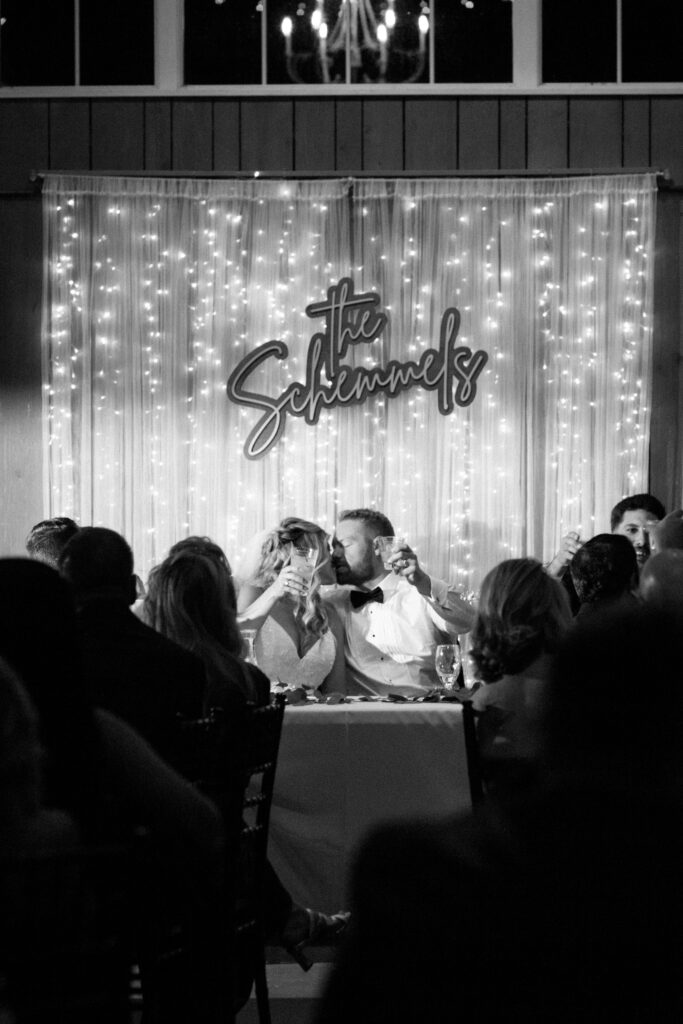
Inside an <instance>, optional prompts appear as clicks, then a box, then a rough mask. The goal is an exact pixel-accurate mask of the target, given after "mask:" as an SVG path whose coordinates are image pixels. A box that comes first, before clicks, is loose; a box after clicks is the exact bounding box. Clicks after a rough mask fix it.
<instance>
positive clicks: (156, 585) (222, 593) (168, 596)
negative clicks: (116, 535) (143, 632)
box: [142, 545, 270, 709]
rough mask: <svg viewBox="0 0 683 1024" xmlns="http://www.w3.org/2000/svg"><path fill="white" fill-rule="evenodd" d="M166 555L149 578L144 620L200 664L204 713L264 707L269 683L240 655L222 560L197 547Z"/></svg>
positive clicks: (228, 580)
mask: <svg viewBox="0 0 683 1024" xmlns="http://www.w3.org/2000/svg"><path fill="white" fill-rule="evenodd" d="M217 550H219V551H220V549H217ZM171 552H172V553H170V554H169V555H168V557H167V558H166V559H165V560H164V561H163V562H162V563H161V564H160V565H157V566H156V567H155V568H154V569H153V570H152V572H151V573H150V575H149V580H148V585H147V596H146V597H145V601H144V604H143V607H142V618H143V620H144V621H145V622H146V623H147V625H148V626H151V627H152V629H156V630H157V632H158V633H162V634H163V635H164V636H166V637H168V639H169V640H173V641H175V643H177V644H179V645H180V646H181V647H184V648H185V649H186V650H188V651H192V653H193V654H196V655H197V656H198V657H199V658H200V660H201V661H202V662H203V664H204V668H205V670H206V678H207V691H206V696H205V702H204V703H205V706H206V708H207V709H208V708H211V707H224V708H229V707H231V706H236V705H238V704H244V703H251V704H257V705H261V704H266V703H267V702H268V701H269V700H270V684H269V682H268V679H267V678H266V677H265V676H264V675H263V673H262V672H260V671H259V670H258V669H257V668H256V667H255V666H254V665H248V664H246V662H244V661H243V660H242V657H241V650H242V638H241V636H240V633H239V629H238V627H237V621H236V606H235V588H234V586H233V582H232V575H231V573H230V570H229V568H228V563H227V560H225V558H223V559H220V558H218V557H215V556H214V555H213V554H212V553H211V552H208V553H204V551H203V550H202V549H201V548H199V547H198V546H196V545H195V546H192V545H186V546H181V545H178V546H177V547H176V548H175V549H171Z"/></svg>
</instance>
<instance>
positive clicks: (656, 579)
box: [639, 548, 683, 613]
mask: <svg viewBox="0 0 683 1024" xmlns="http://www.w3.org/2000/svg"><path fill="white" fill-rule="evenodd" d="M639 594H640V597H641V599H642V600H643V602H644V603H645V604H646V605H648V607H651V608H658V609H660V610H661V611H668V612H680V613H683V551H682V550H680V549H678V548H665V549H664V550H663V551H660V552H659V554H656V555H652V556H651V557H650V558H648V560H647V562H646V563H645V565H644V566H643V571H642V573H641V574H640V587H639Z"/></svg>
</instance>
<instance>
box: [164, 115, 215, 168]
mask: <svg viewBox="0 0 683 1024" xmlns="http://www.w3.org/2000/svg"><path fill="white" fill-rule="evenodd" d="M171 161H172V166H173V170H174V171H206V173H207V174H208V173H209V172H210V171H211V169H212V166H213V120H212V110H211V100H204V99H201V100H176V101H174V103H173V107H172V109H171Z"/></svg>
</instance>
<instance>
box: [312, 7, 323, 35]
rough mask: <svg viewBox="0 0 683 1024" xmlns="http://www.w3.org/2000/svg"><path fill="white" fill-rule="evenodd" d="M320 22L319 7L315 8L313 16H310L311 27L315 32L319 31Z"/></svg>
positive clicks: (321, 17) (320, 12)
mask: <svg viewBox="0 0 683 1024" xmlns="http://www.w3.org/2000/svg"><path fill="white" fill-rule="evenodd" d="M322 20H323V16H322V11H321V10H320V8H319V7H316V9H315V10H314V11H313V14H312V15H311V25H312V26H313V28H314V29H315V31H316V32H317V31H318V30H319V28H320V23H321V22H322Z"/></svg>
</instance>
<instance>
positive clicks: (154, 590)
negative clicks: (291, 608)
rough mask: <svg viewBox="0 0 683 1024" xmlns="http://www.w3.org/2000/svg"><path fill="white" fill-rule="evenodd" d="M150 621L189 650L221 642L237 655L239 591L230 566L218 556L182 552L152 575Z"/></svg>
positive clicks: (147, 603)
mask: <svg viewBox="0 0 683 1024" xmlns="http://www.w3.org/2000/svg"><path fill="white" fill-rule="evenodd" d="M144 617H145V620H146V621H147V622H148V623H149V624H150V625H151V626H152V627H153V628H154V629H156V630H157V631H158V632H159V633H162V634H163V635H164V636H167V637H168V638H169V639H171V640H174V641H175V642H176V643H178V644H180V645H181V646H182V647H185V648H187V649H188V650H192V651H197V652H198V653H200V654H201V653H202V648H203V646H204V645H205V644H207V643H209V644H212V643H215V644H219V645H220V646H223V647H225V648H226V649H227V650H228V651H229V652H230V653H232V654H237V653H239V651H240V649H241V639H240V635H239V630H238V629H237V622H236V611H235V591H234V587H233V583H232V577H231V576H230V573H229V571H228V570H227V568H226V567H225V566H224V565H223V564H222V563H221V562H218V561H216V560H215V559H214V558H212V557H207V556H206V555H204V554H197V553H195V552H193V551H191V550H181V551H180V552H177V553H176V554H173V555H169V556H168V557H167V558H166V559H164V561H163V562H161V564H160V565H158V566H156V567H155V569H154V570H153V572H152V573H150V577H149V583H148V593H147V597H146V598H145V606H144Z"/></svg>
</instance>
